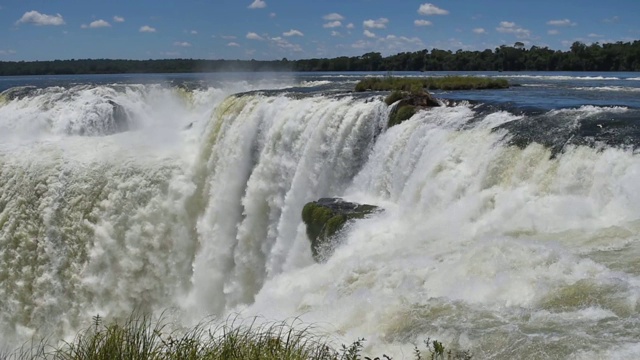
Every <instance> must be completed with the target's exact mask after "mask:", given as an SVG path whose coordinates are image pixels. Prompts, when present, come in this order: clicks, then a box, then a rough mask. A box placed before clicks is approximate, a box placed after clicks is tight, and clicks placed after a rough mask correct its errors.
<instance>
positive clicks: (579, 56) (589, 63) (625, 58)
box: [0, 41, 640, 75]
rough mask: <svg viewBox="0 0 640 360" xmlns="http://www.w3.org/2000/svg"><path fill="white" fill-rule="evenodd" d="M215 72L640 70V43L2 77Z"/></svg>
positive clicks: (51, 68)
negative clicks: (561, 48) (564, 49)
mask: <svg viewBox="0 0 640 360" xmlns="http://www.w3.org/2000/svg"><path fill="white" fill-rule="evenodd" d="M215 71H640V41H634V42H621V41H619V42H616V43H609V44H599V43H595V44H591V45H585V44H584V43H581V42H575V43H573V45H572V46H571V48H570V49H569V50H567V51H560V50H552V49H549V48H547V47H538V46H532V47H531V48H529V49H526V48H525V47H524V44H523V43H521V42H517V43H515V44H514V45H513V46H506V45H502V46H500V47H498V48H496V49H494V50H491V49H486V50H483V51H463V50H458V51H456V52H452V51H451V50H440V49H433V50H431V51H429V50H427V49H424V50H419V51H415V52H403V53H399V54H396V55H392V56H387V57H383V56H382V55H381V54H380V53H378V52H370V53H366V54H364V55H362V56H351V57H348V56H341V57H337V58H332V59H327V58H322V59H303V60H292V61H290V60H287V59H286V58H283V59H282V60H273V61H259V60H248V61H245V60H197V59H166V60H109V59H96V60H91V59H80V60H78V59H72V60H55V61H3V62H0V75H62V74H125V73H140V74H142V73H193V72H215Z"/></svg>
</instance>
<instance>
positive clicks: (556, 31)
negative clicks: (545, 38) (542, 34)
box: [547, 29, 560, 35]
mask: <svg viewBox="0 0 640 360" xmlns="http://www.w3.org/2000/svg"><path fill="white" fill-rule="evenodd" d="M547 34H549V35H558V34H560V31H558V30H556V29H553V30H549V31H547Z"/></svg>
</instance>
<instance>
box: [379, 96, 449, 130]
mask: <svg viewBox="0 0 640 360" xmlns="http://www.w3.org/2000/svg"><path fill="white" fill-rule="evenodd" d="M396 101H398V104H396V106H395V107H394V108H393V110H391V112H390V113H389V121H388V123H387V126H388V127H392V126H394V125H398V124H400V123H401V122H403V121H405V120H407V119H409V118H410V117H412V116H413V114H415V113H416V111H417V110H419V109H424V108H427V107H434V106H440V103H439V102H438V101H437V100H436V99H435V98H434V97H433V96H431V94H430V93H428V92H426V91H421V92H405V91H394V92H393V93H391V94H390V95H389V96H388V97H387V98H386V99H385V102H386V103H387V104H388V105H391V104H392V103H395V102H396Z"/></svg>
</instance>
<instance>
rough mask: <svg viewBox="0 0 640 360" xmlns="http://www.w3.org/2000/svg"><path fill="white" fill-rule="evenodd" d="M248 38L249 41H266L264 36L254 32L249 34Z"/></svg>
mask: <svg viewBox="0 0 640 360" xmlns="http://www.w3.org/2000/svg"><path fill="white" fill-rule="evenodd" d="M246 38H247V39H249V40H264V38H263V37H262V36H260V35H258V34H256V33H254V32H249V33H247V36H246Z"/></svg>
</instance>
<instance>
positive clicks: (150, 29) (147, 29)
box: [138, 25, 156, 33]
mask: <svg viewBox="0 0 640 360" xmlns="http://www.w3.org/2000/svg"><path fill="white" fill-rule="evenodd" d="M138 31H140V32H145V33H154V32H156V28H153V27H151V26H149V25H144V26H141V27H140V30H138Z"/></svg>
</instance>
